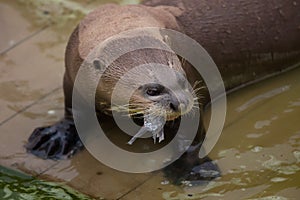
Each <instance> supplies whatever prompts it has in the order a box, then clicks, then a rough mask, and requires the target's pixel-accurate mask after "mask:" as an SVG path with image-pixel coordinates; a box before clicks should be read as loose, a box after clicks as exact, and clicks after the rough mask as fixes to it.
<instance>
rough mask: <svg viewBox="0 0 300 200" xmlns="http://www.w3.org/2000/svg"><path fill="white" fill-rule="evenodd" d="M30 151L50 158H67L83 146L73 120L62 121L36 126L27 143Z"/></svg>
mask: <svg viewBox="0 0 300 200" xmlns="http://www.w3.org/2000/svg"><path fill="white" fill-rule="evenodd" d="M25 147H26V149H27V151H28V152H30V153H32V154H34V155H36V156H38V157H40V158H44V159H47V158H50V159H66V158H69V157H71V156H72V155H74V154H75V153H76V152H77V151H78V150H80V149H82V148H83V144H82V143H81V141H80V139H79V136H78V134H77V131H76V128H75V125H74V122H73V120H69V119H63V120H62V121H60V122H58V123H56V124H54V125H52V126H47V127H40V128H36V129H35V130H34V131H33V133H32V134H31V136H30V137H29V139H28V143H27V144H26V145H25Z"/></svg>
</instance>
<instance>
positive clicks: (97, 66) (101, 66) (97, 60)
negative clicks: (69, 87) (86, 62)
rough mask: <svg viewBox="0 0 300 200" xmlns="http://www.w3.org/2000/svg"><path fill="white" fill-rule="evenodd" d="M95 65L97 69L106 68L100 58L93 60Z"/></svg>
mask: <svg viewBox="0 0 300 200" xmlns="http://www.w3.org/2000/svg"><path fill="white" fill-rule="evenodd" d="M93 65H94V67H95V69H97V70H100V71H103V70H104V69H105V65H104V64H103V63H101V61H100V60H99V59H95V60H93Z"/></svg>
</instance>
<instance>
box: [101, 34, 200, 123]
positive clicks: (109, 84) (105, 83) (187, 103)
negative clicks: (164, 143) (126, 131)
mask: <svg viewBox="0 0 300 200" xmlns="http://www.w3.org/2000/svg"><path fill="white" fill-rule="evenodd" d="M127 40H129V41H131V40H134V41H135V42H136V41H139V42H141V41H144V43H145V44H146V43H147V44H148V43H151V44H155V46H157V47H159V48H144V49H143V48H142V49H137V50H134V51H130V52H127V53H124V54H122V55H121V56H120V57H118V58H117V59H116V60H115V61H114V62H113V63H111V65H110V66H109V67H108V68H107V69H106V70H105V72H104V73H103V76H102V78H101V80H100V83H99V88H98V91H99V95H97V96H101V97H102V99H103V98H104V99H105V101H106V102H107V103H110V105H111V110H113V111H119V112H128V113H129V114H130V115H141V114H142V115H143V114H145V113H146V112H147V113H149V112H150V113H151V114H154V115H165V116H166V119H167V120H174V119H176V118H177V117H179V116H181V115H183V114H186V113H188V112H189V111H191V110H192V108H193V106H194V104H195V102H196V101H195V99H196V98H195V94H194V91H193V88H192V87H191V86H190V84H189V82H188V80H187V78H186V74H185V71H184V70H183V68H182V63H181V62H180V60H179V58H178V56H177V55H176V54H175V53H174V52H172V51H171V50H169V47H168V46H167V44H166V43H165V42H164V41H162V40H160V39H157V38H156V37H153V36H151V35H150V36H137V37H129V38H118V39H117V40H116V41H113V42H115V43H112V42H111V43H110V45H112V44H113V45H112V46H111V47H110V48H111V49H117V47H118V48H120V47H124V46H125V47H126V44H127V42H128V41H127ZM124 41H125V42H124ZM122 42H123V43H124V44H123V43H122ZM117 44H118V45H117ZM146 46H147V45H146Z"/></svg>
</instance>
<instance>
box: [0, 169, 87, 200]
mask: <svg viewBox="0 0 300 200" xmlns="http://www.w3.org/2000/svg"><path fill="white" fill-rule="evenodd" d="M0 199H3V200H6V199H7V200H12V199H18V200H19V199H20V200H23V199H24V200H31V199H49V200H51V199H58V200H59V199H64V200H68V199H79V200H88V199H91V198H90V197H88V196H86V195H84V194H81V193H79V192H77V191H75V190H74V189H72V188H70V187H68V186H65V185H63V184H62V183H52V182H47V181H42V180H38V179H36V178H34V177H32V176H29V175H26V174H23V173H20V172H17V171H14V170H11V169H7V168H5V167H3V166H0Z"/></svg>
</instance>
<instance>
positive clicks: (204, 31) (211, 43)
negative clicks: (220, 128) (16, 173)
mask: <svg viewBox="0 0 300 200" xmlns="http://www.w3.org/2000/svg"><path fill="white" fill-rule="evenodd" d="M299 5H300V1H298V0H293V1H285V0H266V1H246V0H242V1H236V0H234V1H224V2H223V1H218V0H210V1H205V0H198V1H197V0H174V1H163V0H149V1H144V2H142V4H141V5H127V6H119V5H113V4H109V5H103V6H101V7H99V8H97V9H96V10H94V11H93V12H91V13H90V14H88V15H87V16H86V17H85V18H84V19H83V20H82V21H81V22H80V24H79V25H78V26H77V27H76V28H75V30H74V32H73V33H72V35H71V37H70V39H69V42H68V45H67V48H66V54H65V65H66V71H65V75H64V80H63V88H64V95H65V117H64V118H63V119H62V120H61V121H60V122H58V123H56V124H54V125H52V126H48V127H41V128H37V129H35V130H34V132H33V133H32V135H31V136H30V138H29V140H28V144H27V145H26V148H27V150H28V151H29V152H31V153H33V154H34V155H36V156H39V157H41V158H45V159H46V158H50V159H60V158H66V157H70V156H72V155H73V154H74V153H75V152H76V151H78V150H79V149H81V148H82V146H83V145H82V143H81V142H80V139H79V137H78V135H77V132H76V128H75V126H74V121H73V118H72V91H73V85H74V80H75V78H76V74H77V72H78V69H79V67H80V66H81V64H82V62H83V61H84V59H85V58H86V57H87V55H88V54H89V52H90V51H91V50H92V49H93V48H94V47H95V46H96V45H97V44H98V43H101V42H102V41H104V40H105V39H107V38H109V37H111V36H113V35H116V34H118V33H120V32H122V31H126V30H130V29H133V28H141V27H160V28H168V29H173V30H176V31H180V32H182V33H184V34H187V35H188V36H189V37H191V38H193V39H195V40H196V41H197V42H199V43H200V44H201V45H202V46H203V47H204V48H205V49H206V50H207V51H208V53H209V54H210V55H211V56H212V58H213V59H214V61H215V62H216V64H217V66H218V68H219V71H220V73H221V75H222V77H223V80H224V83H225V87H226V90H230V89H233V88H236V87H238V86H240V85H243V84H245V83H249V82H251V81H254V80H257V79H261V78H262V77H265V76H267V75H268V74H271V73H273V72H278V71H281V70H282V69H284V68H287V67H289V66H291V65H293V64H295V63H297V62H299V61H300V23H299V22H300V12H299V10H300V9H299V7H300V6H299ZM137 37H139V36H137ZM141 37H142V36H141ZM147 37H150V40H153V42H156V41H157V38H155V37H152V36H151V35H150V36H147ZM158 42H160V43H162V44H164V43H165V42H166V41H164V40H158ZM170 60H171V61H172V64H171V66H172V68H174V69H175V71H176V73H177V74H178V77H180V76H183V77H187V79H188V80H189V81H190V83H191V85H194V83H195V82H197V81H199V79H201V77H200V76H199V75H197V74H195V71H194V70H193V68H192V66H190V65H189V64H188V63H185V62H182V63H181V62H180V61H181V59H180V58H178V57H177V56H176V55H173V54H171V53H169V52H163V51H158V50H154V49H144V50H138V51H134V52H130V53H128V54H126V55H123V56H121V57H119V58H118V59H117V60H116V61H114V62H113V63H112V64H111V66H109V68H108V70H107V71H106V72H105V74H104V77H103V80H102V81H100V84H99V88H98V89H97V94H96V104H97V105H96V109H97V111H100V112H102V113H105V114H107V113H108V114H109V113H110V111H111V110H112V108H111V104H110V103H111V101H110V100H111V93H110V92H109V90H110V89H112V87H113V86H114V85H115V84H116V81H117V80H118V79H119V78H120V77H121V76H122V74H123V73H125V72H126V71H127V70H130V69H132V68H133V67H134V66H137V65H140V64H143V63H151V62H154V63H157V62H159V63H161V64H165V65H167V66H170ZM94 65H95V66H96V67H97V65H98V63H97V61H95V63H94ZM141 73H143V72H141ZM168 75H169V76H174V74H173V75H172V74H168ZM168 75H167V74H166V76H168ZM137 77H138V76H137ZM141 77H143V76H141ZM178 77H177V80H179V78H178ZM203 84H204V83H203ZM200 87H201V85H200ZM189 92H190V93H193V91H192V90H191V89H190V91H189ZM201 92H202V93H203V94H205V93H206V91H201ZM134 95H135V96H134V97H133V99H134V100H136V102H138V105H139V107H138V108H137V107H135V108H129V107H128V109H131V112H132V113H133V115H134V114H135V112H137V113H138V114H145V113H143V112H144V111H145V110H147V109H148V108H149V105H152V104H153V102H154V101H155V102H159V103H160V109H163V110H165V111H166V112H167V120H168V121H171V120H175V122H176V118H178V117H179V116H180V113H181V111H182V110H184V109H185V110H184V111H183V112H188V111H190V110H191V108H192V107H193V104H194V103H195V102H194V101H193V100H192V99H193V97H190V96H189V95H185V93H183V92H180V91H179V96H180V97H181V98H178V94H177V96H176V97H175V96H174V95H172V93H171V92H170V91H168V90H167V89H166V88H163V87H161V86H160V85H159V84H156V83H153V82H151V84H150V83H149V84H145V85H144V86H143V87H142V88H140V90H138V91H137V93H135V94H134ZM204 96H205V95H204ZM121 98H122V97H121ZM208 102H209V98H208V97H207V96H206V97H205V99H204V101H203V104H207V103H208ZM200 109H201V110H200V112H202V111H203V110H202V109H203V107H201V108H200ZM171 124H172V123H171ZM173 124H174V123H173ZM175 125H176V123H175ZM204 138H205V130H204V127H203V126H201V125H200V127H199V130H198V134H197V136H196V138H195V139H194V142H193V143H192V145H191V148H190V149H189V150H188V151H187V153H185V154H184V155H183V156H182V157H181V158H180V159H179V160H178V161H176V162H175V163H173V166H175V173H177V175H178V176H183V175H182V174H181V173H178V172H181V171H184V172H189V170H190V169H191V168H192V167H193V166H195V165H199V164H202V163H206V161H207V162H208V161H209V159H208V158H204V159H201V160H200V159H199V158H198V151H199V149H200V146H201V143H202V142H203V140H204ZM187 166H189V167H187ZM206 166H208V167H211V165H209V164H208V165H206ZM182 167H183V168H185V169H184V170H182V169H179V170H178V171H177V168H182ZM168 169H170V170H169V171H172V169H171V168H168ZM173 172H174V171H173ZM194 176H196V175H194ZM199 176H200V178H201V174H198V177H199ZM185 178H186V177H185Z"/></svg>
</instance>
